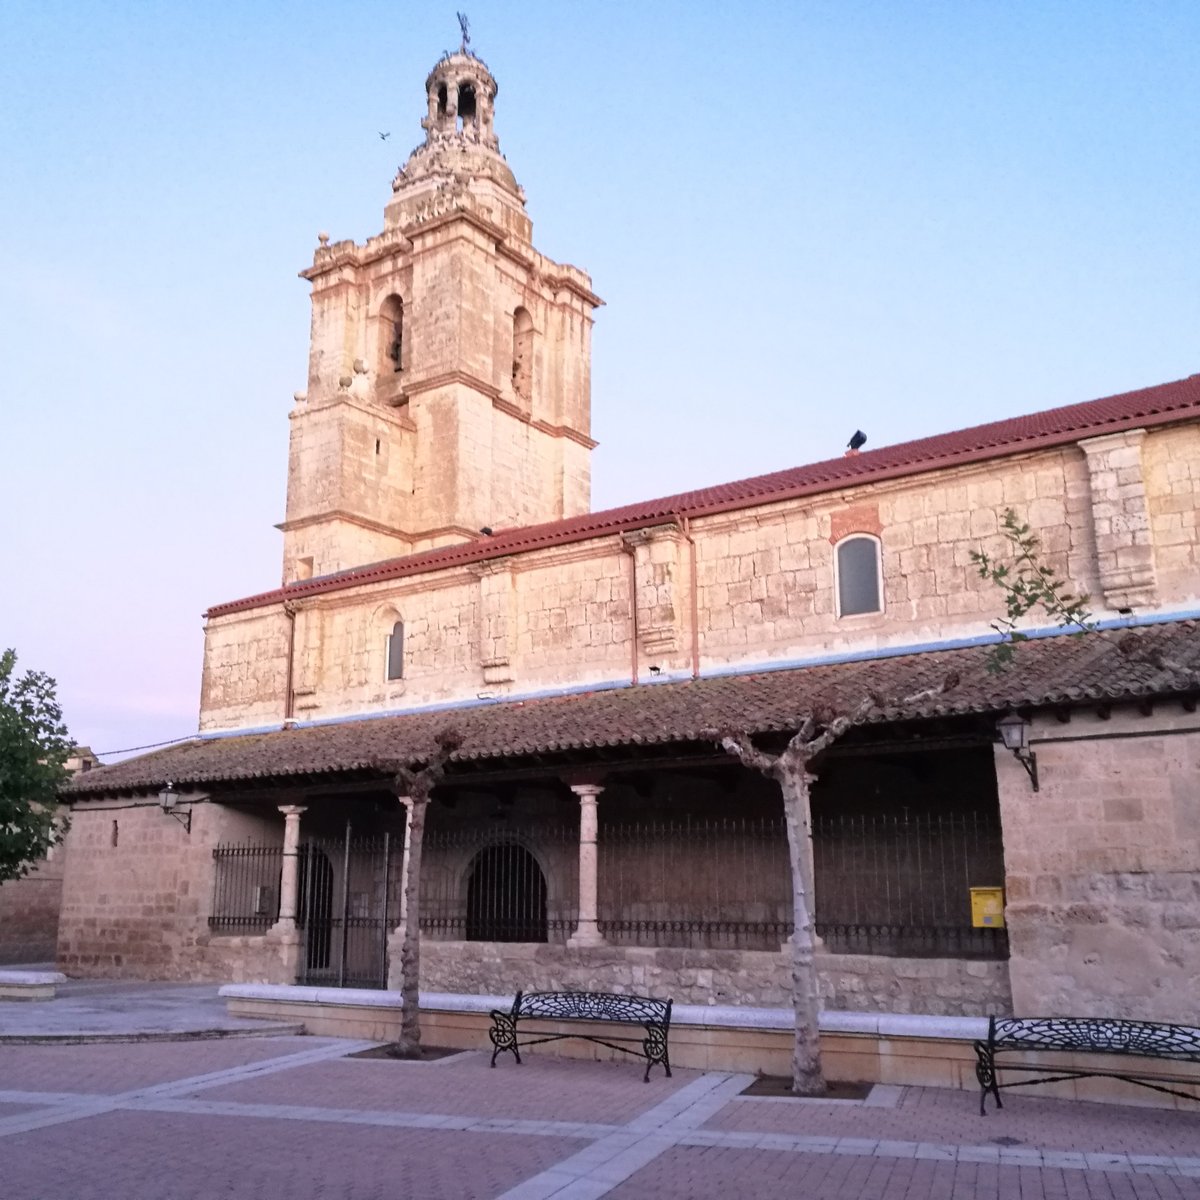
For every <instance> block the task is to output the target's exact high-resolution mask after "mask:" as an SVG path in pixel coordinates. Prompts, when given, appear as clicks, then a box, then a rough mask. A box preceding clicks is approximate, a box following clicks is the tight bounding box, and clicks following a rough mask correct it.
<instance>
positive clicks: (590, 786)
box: [567, 783, 604, 800]
mask: <svg viewBox="0 0 1200 1200" xmlns="http://www.w3.org/2000/svg"><path fill="white" fill-rule="evenodd" d="M567 786H568V787H569V788H570V789H571V791H573V792H574V793H575V795H577V796H578V797H579V799H580V800H586V799H593V800H594V799H595V798H596V797H597V796H599V795H600V793H601V792H602V791H604V784H602V783H569V784H567Z"/></svg>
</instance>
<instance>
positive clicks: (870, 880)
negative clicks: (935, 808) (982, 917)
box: [813, 811, 1008, 958]
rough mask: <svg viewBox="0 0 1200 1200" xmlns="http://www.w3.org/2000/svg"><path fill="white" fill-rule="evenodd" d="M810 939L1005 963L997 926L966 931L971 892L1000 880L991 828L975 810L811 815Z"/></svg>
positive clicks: (997, 836) (993, 822)
mask: <svg viewBox="0 0 1200 1200" xmlns="http://www.w3.org/2000/svg"><path fill="white" fill-rule="evenodd" d="M813 866H814V874H815V880H814V884H815V891H816V902H817V903H816V926H817V933H818V934H819V935H820V936H821V938H822V939H823V940H824V941H825V944H826V946H827V947H828V949H830V950H833V951H836V952H839V953H846V954H886V955H904V956H913V957H938V958H1007V956H1008V937H1007V933H1006V931H1005V930H1003V929H974V928H972V926H971V894H970V889H971V888H972V887H988V886H998V885H1001V884H1002V883H1003V881H1004V853H1003V846H1002V842H1001V833H1000V824H999V821H998V820H997V819H996V818H994V817H990V816H988V815H986V814H982V813H973V812H966V813H961V812H960V813H910V812H907V811H904V812H900V813H896V814H893V813H871V814H858V815H835V816H826V815H818V816H816V817H815V818H814V820H813Z"/></svg>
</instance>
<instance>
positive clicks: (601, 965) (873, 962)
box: [390, 940, 1012, 1016]
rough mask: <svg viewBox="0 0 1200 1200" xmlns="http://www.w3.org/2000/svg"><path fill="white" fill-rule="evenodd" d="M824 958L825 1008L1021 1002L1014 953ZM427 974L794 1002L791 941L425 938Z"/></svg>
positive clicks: (967, 1011) (544, 987)
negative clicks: (708, 943) (721, 946)
mask: <svg viewBox="0 0 1200 1200" xmlns="http://www.w3.org/2000/svg"><path fill="white" fill-rule="evenodd" d="M398 950H399V947H398V946H394V947H393V953H392V962H393V964H394V965H393V974H394V975H395V978H393V979H392V980H391V981H390V986H392V987H399V978H398V970H399V968H398V963H399V953H398ZM817 963H818V970H819V971H820V974H821V997H822V1002H823V1005H824V1007H825V1008H826V1009H850V1010H854V1011H858V1012H887V1013H914V1014H928V1015H932V1016H978V1015H981V1014H986V1013H993V1012H996V1013H1008V1012H1011V1011H1012V996H1011V993H1010V990H1009V985H1008V964H1007V963H1005V962H972V961H962V960H959V959H943V958H884V957H876V956H873V955H861V954H821V955H819V956H818V959H817ZM421 984H422V987H424V988H428V989H429V990H431V991H438V992H459V993H469V994H475V995H479V994H483V995H512V994H513V993H515V992H516V991H517V990H518V989H521V990H524V991H559V990H563V989H579V990H583V991H601V992H604V991H614V990H617V991H626V992H640V993H643V994H649V995H656V996H671V997H673V998H674V1000H675V1002H676V1003H677V1004H699V1005H706V1004H722V1005H740V1006H744V1005H749V1006H766V1007H776V1006H777V1007H785V1006H787V1005H789V1004H790V1003H791V974H790V966H789V961H788V956H787V955H786V954H785V953H784V952H782V951H777V952H771V951H760V950H744V951H739V950H669V949H649V948H647V949H643V948H638V947H606V946H598V947H596V946H589V947H579V948H569V947H566V946H557V945H551V944H541V945H534V944H527V943H493V942H434V941H429V940H423V941H422V943H421Z"/></svg>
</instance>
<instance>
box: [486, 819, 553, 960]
mask: <svg viewBox="0 0 1200 1200" xmlns="http://www.w3.org/2000/svg"><path fill="white" fill-rule="evenodd" d="M545 940H546V876H545V875H543V874H542V868H541V867H540V866H538V861H537V859H536V858H534V857H533V855H532V854H530V853H529V851H528V850H526V849H525V847H524V846H522V845H519V844H518V843H517V842H503V843H501V844H500V845H496V846H486V847H485V848H484V849H482V850H480V852H479V853H478V854H477V855H476V856H475V861H474V862H473V863H472V864H471V873H470V875H469V876H468V878H467V941H469V942H544V941H545Z"/></svg>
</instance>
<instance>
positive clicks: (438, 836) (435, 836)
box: [421, 822, 579, 942]
mask: <svg viewBox="0 0 1200 1200" xmlns="http://www.w3.org/2000/svg"><path fill="white" fill-rule="evenodd" d="M578 917H579V830H578V829H577V828H575V827H573V826H559V825H518V824H510V823H508V822H505V823H503V824H501V823H494V824H489V825H486V826H477V827H470V828H461V829H437V828H436V827H435V828H431V829H428V830H426V833H425V838H424V841H423V843H422V850H421V933H422V934H423V935H424V936H427V937H432V938H436V939H438V940H441V941H462V940H466V941H486V942H565V941H566V940H567V938H568V937H570V935H571V934H572V933H573V932H574V930H575V926H576V924H577V922H578Z"/></svg>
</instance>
